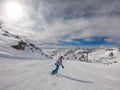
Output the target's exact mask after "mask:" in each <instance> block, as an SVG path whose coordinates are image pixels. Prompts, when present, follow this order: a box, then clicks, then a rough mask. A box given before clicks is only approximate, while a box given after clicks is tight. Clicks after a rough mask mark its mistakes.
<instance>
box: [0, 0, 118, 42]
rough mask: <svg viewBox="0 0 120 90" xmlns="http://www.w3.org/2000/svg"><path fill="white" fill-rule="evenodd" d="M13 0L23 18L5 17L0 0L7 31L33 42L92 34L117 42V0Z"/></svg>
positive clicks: (87, 36) (86, 36) (88, 39)
mask: <svg viewBox="0 0 120 90" xmlns="http://www.w3.org/2000/svg"><path fill="white" fill-rule="evenodd" d="M7 1H9V0H6V2H7ZM13 1H17V2H19V3H21V5H22V6H23V8H24V15H23V18H22V19H20V20H19V21H16V22H11V21H9V20H6V19H5V18H6V17H4V11H3V6H4V5H3V4H1V5H2V6H0V8H1V7H2V10H1V9H0V10H1V11H0V18H2V20H4V22H5V25H7V27H10V28H12V29H10V30H11V32H14V33H16V34H20V35H23V36H26V37H28V39H30V40H32V41H34V42H38V43H41V44H49V43H58V42H73V41H74V39H84V40H86V41H93V40H94V39H93V37H106V38H105V41H106V42H111V43H112V42H113V43H114V42H116V43H119V39H120V34H119V32H120V30H119V28H120V1H119V0H109V1H108V0H89V1H88V0H74V1H73V0H13ZM0 2H3V1H0ZM7 29H8V28H7Z"/></svg>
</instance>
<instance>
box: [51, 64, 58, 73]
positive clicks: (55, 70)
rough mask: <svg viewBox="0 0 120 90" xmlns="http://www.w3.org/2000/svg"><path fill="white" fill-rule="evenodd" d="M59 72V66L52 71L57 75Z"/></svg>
mask: <svg viewBox="0 0 120 90" xmlns="http://www.w3.org/2000/svg"><path fill="white" fill-rule="evenodd" d="M58 70H59V65H56V68H55V69H54V70H53V71H52V74H55V73H57V72H58Z"/></svg>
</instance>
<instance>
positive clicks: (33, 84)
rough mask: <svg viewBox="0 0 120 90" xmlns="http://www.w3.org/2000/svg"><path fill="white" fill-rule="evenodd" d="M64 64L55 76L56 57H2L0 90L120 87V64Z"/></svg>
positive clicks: (110, 89) (116, 89)
mask: <svg viewBox="0 0 120 90" xmlns="http://www.w3.org/2000/svg"><path fill="white" fill-rule="evenodd" d="M63 64H64V66H65V69H61V68H60V70H59V73H58V74H56V75H53V76H52V75H50V72H51V70H53V69H54V60H19V59H16V60H11V59H5V58H4V59H3V58H0V90H120V64H112V65H103V64H93V63H92V64H91V63H83V62H79V61H69V60H67V61H65V60H64V61H63Z"/></svg>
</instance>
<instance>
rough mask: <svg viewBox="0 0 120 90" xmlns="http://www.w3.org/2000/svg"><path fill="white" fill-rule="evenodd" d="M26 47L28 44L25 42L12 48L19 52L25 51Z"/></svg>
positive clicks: (19, 42)
mask: <svg viewBox="0 0 120 90" xmlns="http://www.w3.org/2000/svg"><path fill="white" fill-rule="evenodd" d="M26 45H27V44H26V43H25V42H23V41H18V45H12V46H11V47H13V48H15V49H18V50H24V49H25V46H26Z"/></svg>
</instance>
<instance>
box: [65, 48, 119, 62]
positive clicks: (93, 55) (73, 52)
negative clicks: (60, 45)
mask: <svg viewBox="0 0 120 90" xmlns="http://www.w3.org/2000/svg"><path fill="white" fill-rule="evenodd" d="M110 54H112V56H111V55H110ZM64 56H65V59H66V60H79V61H85V62H92V63H103V64H112V63H120V50H119V49H118V48H107V47H102V48H101V47H100V48H95V49H82V48H74V49H70V50H68V52H67V53H66V54H65V55H64Z"/></svg>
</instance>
